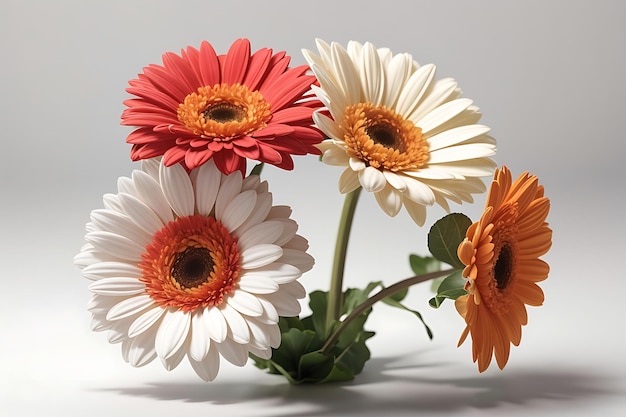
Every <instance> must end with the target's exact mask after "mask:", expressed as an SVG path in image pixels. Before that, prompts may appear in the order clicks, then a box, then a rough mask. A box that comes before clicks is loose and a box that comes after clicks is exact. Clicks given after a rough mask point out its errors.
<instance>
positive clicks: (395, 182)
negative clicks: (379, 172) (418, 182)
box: [383, 170, 407, 191]
mask: <svg viewBox="0 0 626 417" xmlns="http://www.w3.org/2000/svg"><path fill="white" fill-rule="evenodd" d="M383 174H384V175H385V179H386V180H387V182H388V183H389V185H391V186H392V187H393V188H395V189H396V190H398V191H404V190H406V187H407V185H406V181H405V179H404V178H403V177H402V175H398V174H396V173H395V172H391V171H388V170H384V171H383Z"/></svg>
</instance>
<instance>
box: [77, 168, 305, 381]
mask: <svg viewBox="0 0 626 417" xmlns="http://www.w3.org/2000/svg"><path fill="white" fill-rule="evenodd" d="M142 168H143V169H142V170H141V171H139V170H136V171H134V172H133V174H132V177H131V178H120V179H119V181H118V193H117V194H107V195H105V196H104V206H105V208H104V209H100V210H94V211H93V212H92V213H91V221H90V222H89V223H88V224H87V234H86V240H87V242H88V243H87V244H86V245H84V246H83V248H82V250H81V252H80V253H79V254H78V255H77V256H76V257H75V263H76V264H77V265H78V266H80V267H81V268H82V274H83V276H84V277H85V278H87V279H89V280H92V281H93V282H92V284H91V285H90V286H89V289H90V290H91V291H92V292H93V293H94V296H93V298H92V299H91V301H90V303H89V307H88V310H89V311H90V312H91V313H92V315H93V320H92V327H93V330H95V331H103V330H108V332H109V341H110V342H111V343H118V342H121V344H122V355H123V357H124V359H125V360H126V361H127V362H130V364H131V365H133V366H142V365H145V364H147V363H149V362H151V361H152V360H153V359H155V358H157V357H158V358H159V359H160V360H161V362H162V363H163V365H164V366H165V368H167V369H168V370H171V369H173V368H175V367H176V366H177V365H178V364H179V363H180V362H181V360H182V359H183V358H184V357H185V356H187V358H188V360H189V362H190V363H191V366H192V367H193V369H194V370H195V372H196V373H197V374H198V375H199V376H200V377H201V378H202V379H204V380H207V381H208V380H213V379H214V378H215V377H216V375H217V372H218V369H219V364H220V356H222V357H224V358H225V359H226V360H228V361H229V362H231V363H233V364H235V365H238V366H242V365H244V364H245V363H246V361H247V358H248V354H249V353H253V354H255V355H257V356H259V357H262V358H269V357H270V356H271V352H272V348H275V347H277V346H278V345H279V344H280V330H279V327H278V317H279V316H295V315H298V314H299V312H300V303H299V302H298V299H299V298H303V297H304V296H305V291H304V288H303V287H302V285H301V284H300V283H299V282H298V281H297V279H298V278H299V277H300V276H301V274H302V273H303V272H305V271H307V270H309V269H311V268H312V266H313V258H312V257H311V256H310V255H308V254H307V253H306V251H307V249H308V243H307V241H306V240H305V239H304V238H302V237H301V236H299V235H297V234H296V231H297V228H298V225H297V224H296V223H295V221H293V220H292V219H290V218H289V216H290V214H291V210H290V209H289V207H286V206H272V195H271V194H270V193H269V192H268V190H267V188H268V187H267V183H266V182H261V181H260V180H259V177H258V176H249V177H247V178H245V179H243V178H242V175H241V173H240V172H238V171H237V172H234V173H232V174H230V175H228V176H226V175H224V174H221V173H220V172H219V170H218V169H217V168H216V166H215V163H214V162H213V161H208V162H207V163H205V164H204V165H202V166H201V167H199V168H197V169H195V170H193V171H191V173H190V174H189V175H188V173H187V172H186V170H185V169H184V168H183V166H181V165H180V164H176V165H172V166H170V167H166V166H164V165H163V163H162V162H158V161H156V160H147V161H144V163H143V166H142Z"/></svg>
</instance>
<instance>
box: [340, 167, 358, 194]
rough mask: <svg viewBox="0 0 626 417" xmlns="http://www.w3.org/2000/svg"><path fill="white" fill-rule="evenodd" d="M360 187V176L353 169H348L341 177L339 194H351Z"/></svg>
mask: <svg viewBox="0 0 626 417" xmlns="http://www.w3.org/2000/svg"><path fill="white" fill-rule="evenodd" d="M360 186H361V183H360V182H359V176H358V175H357V173H356V172H354V171H353V170H352V168H346V169H345V170H344V171H343V172H342V173H341V175H340V176H339V192H340V193H342V194H347V193H351V192H352V191H354V190H356V189H357V188H359V187H360Z"/></svg>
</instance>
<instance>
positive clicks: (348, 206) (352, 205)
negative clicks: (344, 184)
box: [326, 187, 361, 328]
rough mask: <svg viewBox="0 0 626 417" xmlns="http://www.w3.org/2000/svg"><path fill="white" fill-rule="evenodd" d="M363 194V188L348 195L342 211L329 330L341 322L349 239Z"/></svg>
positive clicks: (334, 267) (328, 318)
mask: <svg viewBox="0 0 626 417" xmlns="http://www.w3.org/2000/svg"><path fill="white" fill-rule="evenodd" d="M360 193H361V187H359V188H357V189H356V190H354V191H352V192H350V193H348V194H347V195H346V198H345V200H344V203H343V209H342V210H341V220H340V223H339V229H338V230H337V242H336V243H335V256H334V258H333V269H332V271H331V276H330V289H329V290H328V308H327V310H326V323H327V324H328V326H327V328H330V324H331V323H332V322H333V321H337V320H339V317H340V315H341V303H342V300H341V298H342V295H343V272H344V267H345V264H346V252H347V249H348V238H349V237H350V229H351V228H352V219H353V218H354V210H355V209H356V203H357V201H358V199H359V194H360Z"/></svg>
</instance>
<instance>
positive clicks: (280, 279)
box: [242, 249, 308, 284]
mask: <svg viewBox="0 0 626 417" xmlns="http://www.w3.org/2000/svg"><path fill="white" fill-rule="evenodd" d="M291 250H293V249H290V251H291ZM297 252H300V253H304V252H301V251H297ZM297 252H294V253H297ZM302 258H306V257H305V256H302ZM291 260H293V261H294V262H301V260H300V259H293V257H292V259H291ZM307 260H308V258H307ZM301 275H302V272H301V271H300V269H299V268H297V267H295V266H293V265H290V264H286V263H278V262H274V263H272V264H270V265H267V266H264V267H262V268H256V269H253V270H250V271H246V272H244V274H243V276H242V278H243V277H244V276H245V277H253V278H257V277H258V278H270V279H271V280H272V281H274V282H275V283H277V284H286V283H288V282H291V281H294V280H296V279H298V278H300V276H301Z"/></svg>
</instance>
